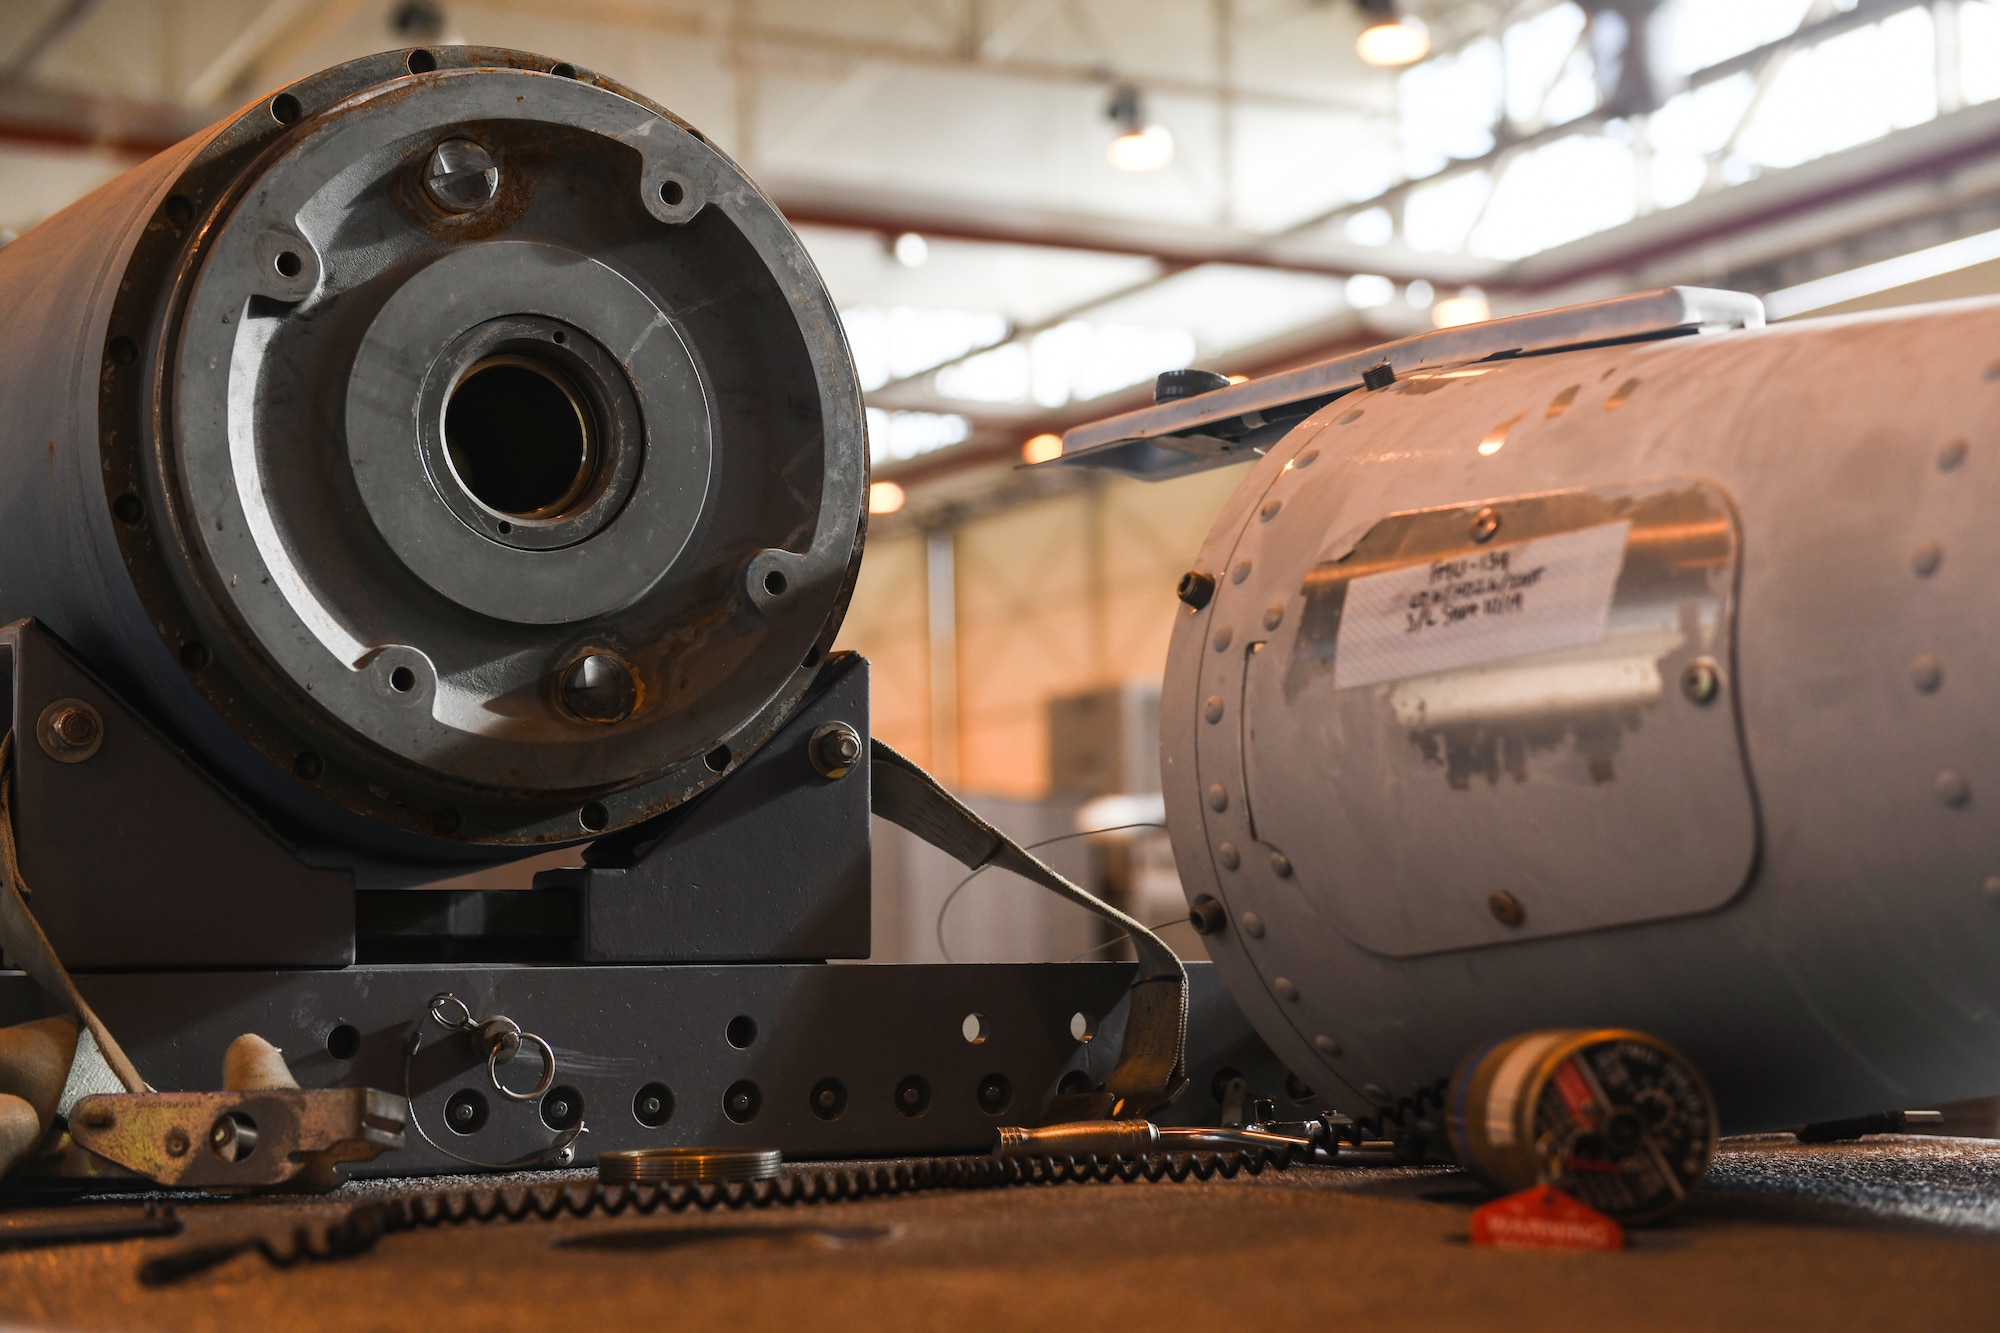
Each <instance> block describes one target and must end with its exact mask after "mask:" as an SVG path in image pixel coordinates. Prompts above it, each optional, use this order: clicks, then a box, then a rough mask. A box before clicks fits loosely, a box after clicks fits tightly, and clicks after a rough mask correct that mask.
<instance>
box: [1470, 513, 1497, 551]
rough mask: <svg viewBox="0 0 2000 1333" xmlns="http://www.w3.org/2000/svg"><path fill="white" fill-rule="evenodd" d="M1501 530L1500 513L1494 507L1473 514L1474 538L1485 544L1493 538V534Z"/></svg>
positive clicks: (1472, 530)
mask: <svg viewBox="0 0 2000 1333" xmlns="http://www.w3.org/2000/svg"><path fill="white" fill-rule="evenodd" d="M1498 531H1500V514H1499V512H1498V511H1497V510H1494V509H1490V508H1488V509H1482V510H1480V511H1479V512H1478V513H1476V514H1474V515H1473V516H1472V529H1471V534H1472V540H1473V541H1475V542H1477V543H1480V544H1481V545H1484V544H1485V543H1487V542H1490V541H1492V540H1493V534H1494V533H1496V532H1498Z"/></svg>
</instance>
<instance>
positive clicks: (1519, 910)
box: [1486, 889, 1528, 926]
mask: <svg viewBox="0 0 2000 1333" xmlns="http://www.w3.org/2000/svg"><path fill="white" fill-rule="evenodd" d="M1486 908H1487V910H1488V911H1490V912H1492V913H1493V919H1494V920H1495V921H1498V922H1499V923H1500V924H1501V925H1503V926H1518V925H1520V924H1521V923H1522V922H1523V921H1526V920H1527V919H1528V910H1527V909H1526V908H1525V907H1523V906H1521V900H1520V899H1519V898H1516V897H1515V896H1514V895H1513V894H1511V893H1508V892H1507V891H1506V890H1505V889H1502V890H1501V891H1499V892H1498V893H1495V894H1492V895H1491V896H1489V897H1488V898H1487V899H1486Z"/></svg>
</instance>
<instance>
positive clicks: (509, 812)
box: [0, 47, 867, 877]
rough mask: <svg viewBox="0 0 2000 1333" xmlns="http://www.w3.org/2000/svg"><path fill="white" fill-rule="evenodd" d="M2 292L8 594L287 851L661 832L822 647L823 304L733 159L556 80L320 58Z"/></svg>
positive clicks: (764, 725)
mask: <svg viewBox="0 0 2000 1333" xmlns="http://www.w3.org/2000/svg"><path fill="white" fill-rule="evenodd" d="M0 301H4V303H5V304H6V306H7V308H8V310H9V312H10V318H9V320H8V321H7V323H6V325H5V327H4V328H0V392H4V394H5V403H6V407H7V411H6V414H5V421H4V424H0V471H4V475H5V477H6V481H7V485H6V486H5V487H4V488H0V496H4V499H0V506H4V508H0V560H4V563H5V566H6V568H7V570H8V577H7V578H6V579H5V580H4V582H0V617H4V618H7V619H12V618H15V617H21V616H33V617H36V618H38V619H40V620H41V621H43V622H44V623H45V624H47V625H48V626H49V627H50V628H52V629H53V630H55V632H56V633H57V634H59V635H60V636H61V637H62V638H64V639H65V640H66V641H67V642H68V643H69V644H70V645H71V646H72V647H73V648H75V649H76V650H77V651H78V652H79V653H80V654H81V655H82V656H83V657H84V659H85V660H86V661H87V662H88V664H89V665H90V666H91V667H92V668H93V669H94V670H95V671H97V672H98V673H99V674H101V675H102V676H104V677H105V678H106V679H107V680H108V681H109V682H110V683H112V684H113V685H115V686H117V687H118V688H119V689H121V690H122V691H124V692H125V693H126V694H127V695H129V696H130V697H132V698H133V699H134V700H135V701H136V702H138V703H139V704H140V705H141V706H142V707H143V708H144V709H146V711H147V712H148V713H149V714H150V715H151V716H152V718H153V719H154V720H155V721H157V722H159V723H160V724H161V725H163V726H165V727H166V728H168V729H169V730H170V731H171V732H172V733H174V734H175V735H176V736H178V737H179V738H180V739H181V740H182V741H183V742H184V743H185V744H187V745H188V746H189V748H190V749H192V750H193V751H194V752H195V753H196V754H197V755H198V756H199V757H200V758H202V759H203V760H204V761H206V762H207V763H209V764H211V765H213V766H215V767H216V768H217V769H218V770H219V771H220V772H221V773H222V774H223V775H224V776H225V777H226V778H227V779H229V780H230V781H231V782H232V783H233V784H234V785H235V786H236V787H237V788H238V789H239V790H240V791H243V792H244V793H245V794H246V795H248V796H250V797H251V798H252V799H254V800H256V801H257V802H258V803H259V804H260V805H261V806H262V807H263V808H264V809H265V811H266V812H267V813H268V814H270V815H271V816H272V817H273V818H274V819H275V820H276V821H277V822H278V823H279V824H280V825H281V826H282V827H284V828H285V830H286V831H287V832H289V833H291V834H292V835H293V836H294V837H295V838H297V839H298V840H299V841H300V842H302V843H304V844H306V845H308V846H309V847H310V848H313V849H314V850H315V851H316V853H317V855H319V856H321V857H326V858H331V859H336V860H344V861H349V862H356V861H360V862H372V863H374V864H375V865H376V866H377V868H378V869H379V870H381V871H382V873H383V874H384V875H385V876H394V875H403V876H406V877H411V876H415V875H418V874H421V873H422V867H423V866H424V865H426V864H430V865H435V864H437V863H438V862H447V861H451V860H478V859H495V858H497V857H501V856H507V855H517V854H519V853H520V852H522V851H526V850H532V849H534V848H536V847H540V846H550V845H558V844H561V843H564V842H573V841H577V840H579V839H582V838H586V837H590V836H594V835H595V834H598V833H600V832H603V831H606V830H610V829H616V828H619V827H624V826H627V825H630V824H632V823H634V822H637V821H639V820H643V819H645V818H647V817H650V816H651V815H654V814H657V813H659V812H660V811H661V810H664V809H667V808H669V807H671V806H673V805H676V804H678V803H680V802H682V801H685V800H687V799H689V798H690V797H692V796H693V795H695V794H697V793H699V792H700V791H702V790H704V789H705V788H706V787H707V786H709V785H711V784H712V783H713V782H715V781H716V780H717V778H718V777H719V775H721V774H722V773H725V772H727V771H729V770H730V769H731V768H732V767H733V766H734V764H735V763H736V762H737V761H739V760H740V759H741V758H742V756H744V755H745V754H747V753H749V752H750V751H752V750H754V749H755V748H756V747H757V746H758V745H759V744H761V743H762V741H763V740H764V739H765V738H766V737H768V736H769V735H770V734H771V733H772V732H773V731H774V730H775V729H776V727H777V726H778V725H779V724H780V723H781V722H782V721H783V719H784V718H785V716H787V715H788V713H789V711H790V710H791V708H792V707H793V706H794V705H795V704H796V702H797V700H798V699H799V697H800V696H801V694H802V693H803V691H804V690H805V688H806V685H807V683H808V682H809V680H810V679H811V676H812V673H813V671H814V669H815V668H816V666H817V664H818V661H819V659H820V657H821V656H822V655H823V654H824V652H825V650H826V648H827V646H828V645H829V644H830V642H831V640H832V637H833V635H834V633H835V631H836V630H837V628H838V625H839V621H840V616H841V612H842V610H843V609H844V606H845V602H846V598H847V595H848V592H849V590H850V588H851V583H852V576H853V571H854V569H855V567H856V564H857V562H858V560H859V556H860V550H861V537H862V532H863V528H864V524H865V515H864V512H863V511H864V508H865V506H864V503H863V501H864V498H865V493H866V487H867V459H866V449H865V442H864V438H863V421H862V411H861V403H860V394H859V390H858V386H857V385H856V382H855V379H854V373H853V369H852V364H851V361H850V359H849V357H848V354H847V350H846V346H845V343H844V340H843V338H842V335H841V331H840V322H839V318H838V315H837V312H836V311H835V310H834V308H833V305H832V302H831V299H830V298H829V297H828V295H827V293H826V291H825V289H824V286H823V285H822V284H821V282H820V280H819V278H818V275H817V274H816V272H815V271H814V269H813V267H812V264H811V262H810V261H809V260H808V258H807V257H806V255H805V252H804V250H803V248H802V247H801V246H800V244H799V242H798V239H797V237H796V236H795V235H794V234H793V233H792V232H791V230H790V228H789V227H788V226H787V225H786V224H785V222H784V220H783V218H782V217H781V216H779V214H778V213H777V211H776V209H775V208H774V207H773V206H772V205H771V203H770V202H769V200H767V199H766V198H765V197H764V196H763V195H761V194H760V193H758V191H757V190H756V188H755V187H754V186H753V185H751V184H750V182H749V181H748V180H746V179H745V178H744V177H743V175H742V173H741V172H740V171H739V170H738V169H737V168H736V166H735V165H734V164H733V163H732V162H730V161H729V159H728V158H727V157H725V156H724V155H723V154H721V153H719V152H717V151H716V150H715V149H714V148H713V147H712V146H710V145H709V144H708V143H707V141H706V140H705V139H704V138H703V137H702V136H701V135H700V134H699V133H698V132H697V131H695V130H693V129H692V128H691V127H689V126H687V125H686V124H684V123H683V122H680V121H677V120H675V119H674V118H673V117H671V116H670V115H668V114H667V113H666V112H664V111H663V110H661V109H660V108H659V107H657V106H654V105H653V104H651V103H649V102H647V101H645V100H644V99H643V98H640V97H638V96H637V95H636V94H633V93H631V92H630V91H629V90H626V89H624V88H621V87H620V86H618V85H617V84H615V83H612V82H611V81H609V80H607V79H604V78H601V77H599V76H596V75H594V74H591V73H590V72H588V71H577V70H575V69H573V68H572V67H570V66H568V65H564V64H559V63H558V62H555V61H553V60H549V59H546V58H543V57H537V56H532V55H528V54H524V53H520V52H507V51H495V50H490V49H483V48H464V47H449V48H439V49H437V50H435V51H429V50H424V51H398V52H390V53H385V54H384V55H381V56H374V57H369V58H366V59H363V60H358V61H353V62H350V63H348V64H346V65H342V66H339V67H337V68H334V69H331V70H327V71H325V72H323V73H321V74H317V75H314V76H312V77H311V78H308V79H305V80H302V81H301V82H299V83H297V84H294V85H292V86H291V87H289V88H287V89H285V90H283V91H282V92H280V93H277V94H274V95H273V96H271V97H268V98H265V99H262V100H260V101H258V102H257V103H255V104H254V105H252V106H250V107H248V108H245V109H244V111H242V112H241V113H239V114H238V115H236V116H234V117H231V118H230V119H228V120H226V121H224V122H222V123H220V124H218V125H217V126H216V127H214V128H212V129H210V130H208V131H205V132H203V133H202V134H200V135H197V136H195V137H194V138H192V139H190V140H189V141H188V142H186V143H184V144H182V145H180V146H178V147H176V148H174V149H171V150H169V151H168V152H166V153H164V154H162V155H161V156H160V157H158V158H155V159H154V160H152V161H151V162H148V163H146V164H144V165H142V166H140V167H137V168H135V169H134V170H133V171H131V172H129V173H127V174H126V175H125V176H122V177H120V178H119V179H117V180H116V181H113V182H112V183H111V184H109V185H107V186H105V187H104V188H103V189H100V190H99V191H97V192H96V193H94V194H92V195H91V196H89V197H87V198H86V199H84V200H82V201H80V202H79V203H77V204H75V205H73V206H72V207H71V208H69V209H67V210H65V211H64V212H63V213H61V214H59V215H57V216H56V217H54V218H52V219H50V220H49V221H48V222H46V223H44V224H43V225H42V226H40V227H37V228H36V229H34V230H33V231H31V232H30V233H28V234H27V235H26V236H24V237H22V238H21V239H20V240H19V241H17V242H15V243H14V244H13V245H11V246H9V247H7V249H6V250H5V251H4V252H0ZM398 865H400V866H402V867H405V869H401V870H398V869H396V868H395V867H396V866H398ZM433 873H434V872H433Z"/></svg>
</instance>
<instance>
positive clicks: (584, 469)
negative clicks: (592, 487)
mask: <svg viewBox="0 0 2000 1333" xmlns="http://www.w3.org/2000/svg"><path fill="white" fill-rule="evenodd" d="M444 442H445V449H446V451H447V452H448V453H449V454H450V455H451V466H452V471H454V472H456V473H457V474H458V480H459V483H460V484H461V485H463V486H464V487H465V489H466V490H467V491H469V492H471V493H472V497H473V498H474V499H475V500H477V501H479V503H481V504H483V505H485V506H486V507H487V508H488V509H492V510H497V511H498V512H500V513H502V514H507V515H509V516H511V517H513V518H547V517H552V516H554V515H555V514H558V513H560V512H561V511H562V510H563V509H564V508H566V507H568V506H569V505H570V504H571V503H572V502H573V501H575V499H576V498H577V497H578V496H579V495H581V494H582V493H583V490H584V488H585V487H586V486H588V485H589V484H590V479H591V474H592V473H593V472H594V471H595V469H596V463H597V459H596V452H597V451H596V449H595V447H594V443H593V441H592V439H591V429H590V425H589V417H588V416H587V415H586V413H585V410H584V407H583V404H582V403H580V402H579V401H577V397H576V393H575V391H574V390H572V389H571V388H570V386H569V384H568V383H567V382H565V381H564V380H563V379H562V378H561V376H560V375H559V374H558V373H557V372H556V371H554V370H553V369H550V368H546V367H544V366H541V365H539V364H537V363H536V362H534V361H532V360H529V359H528V358H526V357H520V356H494V357H488V358H487V359H486V360H484V361H481V362H480V363H478V364H477V365H475V366H473V368H472V369H471V370H470V371H468V372H467V373H466V375H465V378H463V379H461V380H460V381H459V382H458V384H457V385H456V386H455V387H454V388H453V389H452V391H451V396H450V397H449V398H447V399H446V400H445V407H444Z"/></svg>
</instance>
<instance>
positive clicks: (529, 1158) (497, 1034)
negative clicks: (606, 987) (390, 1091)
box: [224, 991, 590, 1262]
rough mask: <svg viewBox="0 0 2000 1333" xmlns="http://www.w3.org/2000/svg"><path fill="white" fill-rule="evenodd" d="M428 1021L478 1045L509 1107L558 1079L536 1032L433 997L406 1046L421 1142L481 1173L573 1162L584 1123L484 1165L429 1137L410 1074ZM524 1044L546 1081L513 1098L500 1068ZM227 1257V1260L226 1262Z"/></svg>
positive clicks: (407, 1096) (408, 1099)
mask: <svg viewBox="0 0 2000 1333" xmlns="http://www.w3.org/2000/svg"><path fill="white" fill-rule="evenodd" d="M454 1005H455V1006H457V1011H458V1014H459V1017H457V1018H450V1017H447V1016H446V1015H447V1013H449V1012H450V1008H451V1006H454ZM426 1018H428V1019H429V1020H430V1021H432V1022H434V1023H436V1024H437V1025H438V1026H439V1027H441V1028H445V1029H448V1030H449V1031H452V1032H460V1033H464V1034H465V1035H466V1036H468V1037H470V1038H471V1039H472V1040H473V1042H474V1043H475V1044H478V1045H480V1046H481V1047H482V1048H483V1053H484V1054H485V1056H486V1074H487V1078H488V1079H489V1080H490V1081H491V1082H492V1084H493V1088H494V1091H496V1092H498V1093H499V1094H500V1095H501V1096H503V1097H505V1098H507V1099H508V1100H509V1101H515V1102H526V1101H533V1100H534V1099H535V1098H536V1097H538V1096H540V1095H541V1094H542V1093H544V1092H547V1091H548V1090H549V1085H550V1084H551V1083H554V1082H555V1078H556V1056H555V1051H554V1050H553V1049H552V1048H551V1047H550V1046H549V1044H548V1042H546V1041H544V1040H542V1039H541V1038H540V1037H538V1036H536V1035H535V1034H534V1033H532V1032H523V1031H521V1025H520V1024H518V1023H516V1022H514V1020H512V1019H511V1018H505V1017H498V1016H496V1017H494V1018H489V1019H485V1020H483V1021H481V1020H478V1019H475V1018H473V1016H472V1010H471V1009H470V1008H468V1007H467V1006H466V1003H465V1001H463V1000H461V999H459V998H458V997H457V996H456V995H453V994H451V993H450V992H448V991H447V992H443V993H440V994H437V995H433V996H432V997H431V999H430V1003H429V1004H428V1005H426V1006H425V1009H424V1013H423V1014H422V1015H420V1016H419V1017H418V1018H417V1021H416V1022H415V1023H413V1024H412V1025H411V1027H410V1036H409V1040H408V1041H407V1042H406V1043H405V1044H404V1046H403V1100H404V1102H405V1103H407V1104H408V1106H409V1108H410V1109H409V1125H410V1127H411V1128H413V1129H415V1130H416V1131H417V1137H418V1138H420V1139H422V1140H423V1141H424V1142H425V1143H427V1144H429V1145H430V1146H431V1147H432V1148H433V1149H435V1150H436V1151H438V1152H440V1153H443V1154H444V1155H445V1156H446V1157H449V1158H451V1160H452V1161H454V1162H459V1163H462V1164H464V1165H466V1166H472V1167H478V1168H479V1169H480V1170H482V1171H520V1170H525V1169H526V1168H528V1167H533V1166H541V1165H544V1164H545V1163H548V1162H561V1163H565V1164H567V1163H568V1162H569V1161H570V1160H571V1158H572V1157H573V1156H574V1154H573V1153H572V1152H571V1146H572V1145H573V1144H575V1142H576V1141H577V1139H578V1138H580V1137H581V1136H582V1135H584V1134H587V1133H589V1132H590V1131H589V1129H588V1128H587V1127H586V1126H585V1125H584V1123H583V1122H582V1121H581V1120H579V1121H577V1122H576V1123H575V1124H574V1125H571V1126H569V1127H568V1128H567V1129H564V1130H562V1131H560V1132H559V1133H557V1135H556V1137H555V1141H554V1142H553V1143H551V1144H549V1146H548V1147H546V1148H540V1149H537V1150H536V1151H534V1152H531V1153H527V1154H525V1155H523V1156H520V1157H516V1158H514V1159H512V1160H511V1161H506V1162H482V1161H480V1160H478V1159H477V1158H473V1157H467V1156H464V1155H463V1154H461V1153H456V1152H453V1151H452V1150H451V1149H450V1148H447V1147H445V1146H444V1145H443V1144H442V1143H439V1142H438V1141H437V1140H436V1139H434V1138H432V1137H431V1136H430V1132H429V1131H428V1130H426V1129H425V1128H424V1122H423V1119H422V1118H421V1117H420V1116H418V1114H417V1099H416V1095H415V1093H414V1091H413V1090H412V1088H411V1083H410V1077H411V1069H412V1067H413V1066H414V1065H415V1063H416V1059H417V1052H418V1051H419V1050H421V1049H422V1048H423V1044H424V1020H425V1019H426ZM510 1036H511V1038H512V1041H511V1042H509V1041H507V1040H506V1038H508V1037H510ZM524 1042H525V1043H527V1044H529V1045H532V1046H533V1047H535V1048H536V1049H537V1050H539V1051H540V1052H541V1056H542V1077H541V1080H540V1082H538V1083H537V1084H536V1085H535V1088H534V1090H533V1091H531V1092H526V1093H521V1092H515V1091H514V1090H513V1089H511V1088H509V1087H507V1086H506V1085H505V1084H504V1083H502V1082H501V1081H500V1071H499V1066H500V1065H501V1064H502V1063H504V1062H505V1061H507V1060H510V1059H512V1058H513V1056H514V1052H515V1051H516V1050H518V1049H519V1048H520V1045H521V1044H522V1043H524ZM369 1243H370V1244H373V1243H374V1242H373V1241H370V1242H369ZM231 1253H232V1254H233V1253H235V1251H234V1250H232V1251H231ZM224 1257H225V1258H226V1257H227V1256H224ZM274 1262H275V1261H274Z"/></svg>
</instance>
